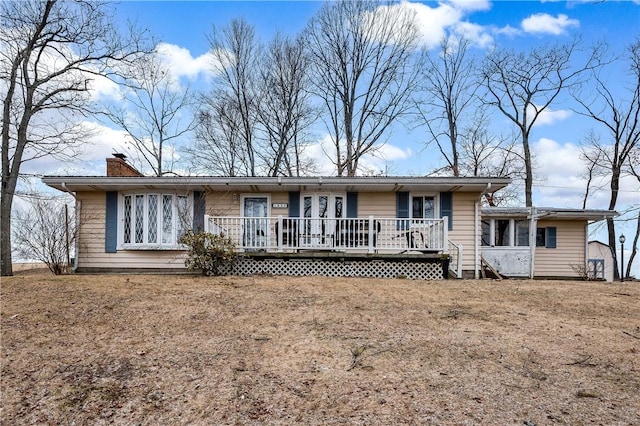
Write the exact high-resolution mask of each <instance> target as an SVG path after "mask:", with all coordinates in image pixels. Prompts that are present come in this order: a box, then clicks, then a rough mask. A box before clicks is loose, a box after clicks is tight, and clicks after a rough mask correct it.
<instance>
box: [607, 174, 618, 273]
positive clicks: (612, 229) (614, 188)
mask: <svg viewBox="0 0 640 426" xmlns="http://www.w3.org/2000/svg"><path fill="white" fill-rule="evenodd" d="M610 188H611V198H610V199H609V210H615V208H616V203H617V202H618V189H620V167H619V166H618V164H617V163H615V162H614V164H612V165H611V184H610ZM607 233H608V237H609V241H608V243H609V247H610V248H611V253H612V254H613V279H614V280H618V279H620V269H619V267H618V252H617V251H616V246H617V244H618V239H617V238H616V224H615V222H614V221H613V218H608V219H607Z"/></svg>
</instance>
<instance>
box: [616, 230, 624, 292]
mask: <svg viewBox="0 0 640 426" xmlns="http://www.w3.org/2000/svg"><path fill="white" fill-rule="evenodd" d="M618 241H620V282H621V283H623V284H624V241H625V238H624V234H622V235H620V238H618Z"/></svg>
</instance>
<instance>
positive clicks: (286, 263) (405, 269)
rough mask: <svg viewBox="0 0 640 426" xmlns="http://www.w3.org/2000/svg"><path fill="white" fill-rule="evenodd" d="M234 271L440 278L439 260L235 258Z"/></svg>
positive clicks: (331, 275)
mask: <svg viewBox="0 0 640 426" xmlns="http://www.w3.org/2000/svg"><path fill="white" fill-rule="evenodd" d="M231 273H232V274H234V275H259V274H266V275H291V276H309V275H322V276H327V277H372V278H409V279H421V280H441V279H443V278H444V277H443V275H442V264H441V263H440V262H424V261H423V262H412V261H409V260H405V261H398V262H392V261H381V260H369V261H367V260H364V261H362V260H353V261H340V260H319V259H295V260H294V259H291V260H283V259H261V260H256V259H252V258H247V257H240V258H239V259H237V262H236V263H235V265H234V267H233V271H231Z"/></svg>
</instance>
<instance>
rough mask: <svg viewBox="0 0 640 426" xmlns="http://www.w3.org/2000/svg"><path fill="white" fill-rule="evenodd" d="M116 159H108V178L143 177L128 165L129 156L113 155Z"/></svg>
mask: <svg viewBox="0 0 640 426" xmlns="http://www.w3.org/2000/svg"><path fill="white" fill-rule="evenodd" d="M113 157H114V158H107V176H126V177H138V176H143V175H142V173H140V172H139V171H138V170H136V168H135V167H133V166H132V165H130V164H129V163H127V156H126V155H124V154H120V153H116V154H113Z"/></svg>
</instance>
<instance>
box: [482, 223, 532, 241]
mask: <svg viewBox="0 0 640 426" xmlns="http://www.w3.org/2000/svg"><path fill="white" fill-rule="evenodd" d="M511 235H513V238H512V237H511ZM481 241H482V245H483V246H485V247H511V246H515V247H528V246H529V221H528V220H518V219H483V220H482V240H481Z"/></svg>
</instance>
